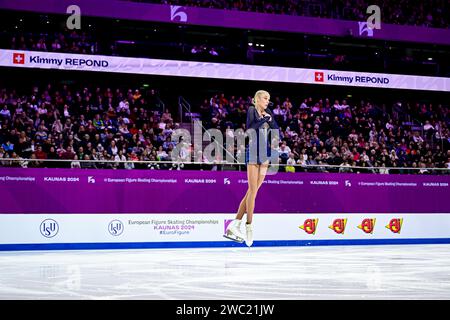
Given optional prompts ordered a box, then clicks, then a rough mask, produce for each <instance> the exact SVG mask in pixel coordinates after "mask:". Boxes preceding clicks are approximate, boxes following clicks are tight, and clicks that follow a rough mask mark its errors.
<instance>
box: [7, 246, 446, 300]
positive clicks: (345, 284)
mask: <svg viewBox="0 0 450 320" xmlns="http://www.w3.org/2000/svg"><path fill="white" fill-rule="evenodd" d="M0 299H33V300H37V299H77V300H81V299H82V300H85V299H102V300H106V299H121V300H126V299H133V300H135V299H137V300H140V299H152V300H155V299H156V300H159V299H164V300H165V299H175V300H185V299H207V300H209V299H220V300H228V299H237V300H241V299H242V300H253V299H276V300H278V299H294V300H296V299H302V300H305V299H306V300H308V299H357V300H365V299H401V300H403V299H438V300H441V299H446V300H447V299H450V245H377V246H371V245H370V246H369V245H364V246H320V247H319V246H305V247H254V248H245V247H242V248H236V247H235V248H211V249H136V250H86V251H71V250H68V251H15V252H12V251H3V252H0Z"/></svg>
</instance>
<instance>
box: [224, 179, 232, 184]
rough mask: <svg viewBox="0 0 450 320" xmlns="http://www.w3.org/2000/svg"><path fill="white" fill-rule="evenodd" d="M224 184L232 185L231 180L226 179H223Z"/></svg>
mask: <svg viewBox="0 0 450 320" xmlns="http://www.w3.org/2000/svg"><path fill="white" fill-rule="evenodd" d="M223 184H231V181H230V179H228V178H224V179H223Z"/></svg>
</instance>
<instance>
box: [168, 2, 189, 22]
mask: <svg viewBox="0 0 450 320" xmlns="http://www.w3.org/2000/svg"><path fill="white" fill-rule="evenodd" d="M182 8H183V7H182V6H170V21H177V22H187V20H188V16H187V13H186V12H184V11H181V9H182Z"/></svg>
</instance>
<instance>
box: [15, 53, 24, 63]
mask: <svg viewBox="0 0 450 320" xmlns="http://www.w3.org/2000/svg"><path fill="white" fill-rule="evenodd" d="M13 63H14V64H25V53H13Z"/></svg>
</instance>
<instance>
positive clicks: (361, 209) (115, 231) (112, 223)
mask: <svg viewBox="0 0 450 320" xmlns="http://www.w3.org/2000/svg"><path fill="white" fill-rule="evenodd" d="M449 183H450V176H445V175H380V174H344V173H341V174H332V173H295V174H292V173H284V172H279V173H277V174H275V175H268V176H266V179H265V181H264V184H263V185H262V187H261V189H260V191H259V193H258V197H257V199H256V208H255V216H254V239H255V242H254V246H304V245H311V246H312V245H371V244H373V245H376V244H422V243H450V201H448V199H449V197H450V187H449ZM246 189H247V175H246V172H236V171H176V170H174V171H165V170H164V171H154V170H82V169H30V168H28V169H22V168H0V194H1V198H0V250H51V249H60V250H67V249H131V248H183V247H199V248H200V247H230V246H245V245H242V244H237V243H234V242H232V241H230V240H226V239H225V238H223V233H224V231H225V228H226V226H227V225H228V223H229V222H230V221H231V219H233V218H234V215H235V212H236V211H237V207H238V205H239V203H240V201H241V199H242V197H243V195H244V194H245V192H246Z"/></svg>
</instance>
